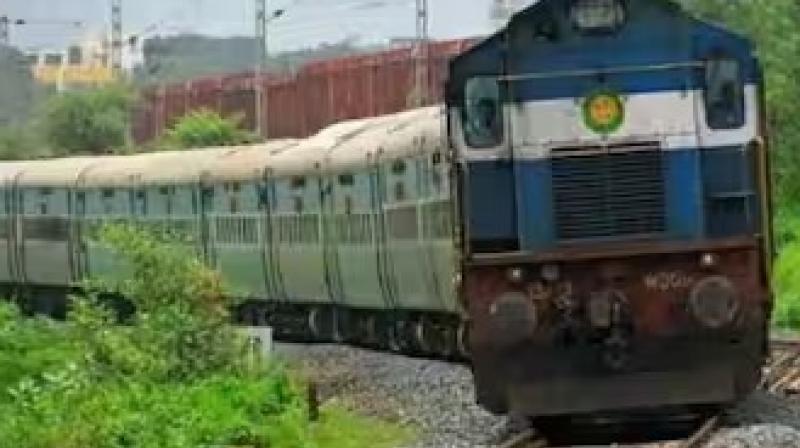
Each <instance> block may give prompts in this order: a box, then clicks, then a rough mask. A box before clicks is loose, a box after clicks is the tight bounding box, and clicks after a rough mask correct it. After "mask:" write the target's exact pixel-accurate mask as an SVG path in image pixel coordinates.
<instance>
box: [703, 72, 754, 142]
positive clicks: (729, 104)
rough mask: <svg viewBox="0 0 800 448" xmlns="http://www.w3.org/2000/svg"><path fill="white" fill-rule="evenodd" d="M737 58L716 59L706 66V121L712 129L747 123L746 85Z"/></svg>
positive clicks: (733, 126) (731, 127) (740, 125)
mask: <svg viewBox="0 0 800 448" xmlns="http://www.w3.org/2000/svg"><path fill="white" fill-rule="evenodd" d="M740 70H741V67H740V65H739V63H738V62H737V61H736V60H733V59H728V58H716V59H711V60H710V61H708V63H707V65H706V72H705V78H706V79H705V81H706V92H705V105H706V120H707V122H708V126H709V127H710V128H711V129H738V128H740V127H742V126H744V85H743V84H742V77H741V73H740Z"/></svg>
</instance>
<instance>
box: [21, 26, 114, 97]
mask: <svg viewBox="0 0 800 448" xmlns="http://www.w3.org/2000/svg"><path fill="white" fill-rule="evenodd" d="M28 61H29V63H30V64H31V71H32V73H33V77H34V79H36V81H37V82H39V83H40V84H44V85H47V86H53V87H55V88H56V90H58V91H63V90H70V89H75V88H86V87H96V86H101V85H105V84H108V83H111V82H113V81H114V79H115V75H114V68H113V67H112V65H111V58H110V45H109V42H108V39H107V38H106V37H105V36H91V35H90V36H87V38H85V39H83V40H82V41H81V42H79V43H77V44H74V45H71V46H69V47H67V48H66V49H60V50H36V51H29V52H28Z"/></svg>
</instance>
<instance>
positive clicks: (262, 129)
mask: <svg viewBox="0 0 800 448" xmlns="http://www.w3.org/2000/svg"><path fill="white" fill-rule="evenodd" d="M255 50H256V67H255V76H254V77H253V83H254V85H253V88H254V98H253V101H255V105H254V106H255V107H254V115H255V122H256V123H255V124H256V129H255V130H256V133H257V134H258V135H260V136H262V137H263V138H264V139H267V138H268V135H267V134H268V133H269V129H268V128H269V125H266V126H265V125H264V121H265V120H264V118H265V116H266V110H265V109H266V108H265V107H264V102H265V101H264V98H265V97H266V94H265V92H264V83H263V82H262V80H261V78H262V75H263V73H264V69H265V63H266V60H267V51H268V49H267V0H256V45H255Z"/></svg>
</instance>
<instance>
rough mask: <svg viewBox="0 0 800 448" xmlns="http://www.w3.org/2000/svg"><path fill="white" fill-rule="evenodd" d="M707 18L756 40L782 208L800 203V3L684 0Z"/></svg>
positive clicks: (691, 9)
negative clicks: (765, 89)
mask: <svg viewBox="0 0 800 448" xmlns="http://www.w3.org/2000/svg"><path fill="white" fill-rule="evenodd" d="M683 3H684V4H685V5H686V6H687V7H688V9H689V10H690V11H692V12H694V13H696V14H698V15H700V16H701V17H703V18H706V19H709V20H711V21H714V22H719V23H722V24H724V25H726V26H729V27H732V28H733V29H735V30H738V31H740V32H742V33H744V34H745V35H748V36H750V37H751V38H752V39H753V40H754V41H755V42H756V45H757V50H758V53H759V57H760V58H761V61H762V63H763V64H764V70H765V78H766V86H767V104H768V109H769V110H768V119H769V127H770V134H771V140H772V144H773V147H772V149H773V155H774V163H773V166H774V169H775V175H776V185H777V187H778V194H779V199H780V203H781V205H783V206H787V207H788V206H792V205H794V204H798V203H800V120H797V117H798V115H800V101H799V100H800V82H798V78H800V58H799V57H798V55H800V31H798V28H797V24H798V23H800V2H797V1H796V0H683Z"/></svg>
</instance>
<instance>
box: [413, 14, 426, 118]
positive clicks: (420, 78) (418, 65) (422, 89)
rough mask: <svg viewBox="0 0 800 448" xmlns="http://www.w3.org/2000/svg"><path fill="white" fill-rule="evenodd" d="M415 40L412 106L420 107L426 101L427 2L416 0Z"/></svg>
mask: <svg viewBox="0 0 800 448" xmlns="http://www.w3.org/2000/svg"><path fill="white" fill-rule="evenodd" d="M416 15H417V39H416V44H415V48H414V63H415V70H414V73H415V76H414V101H413V103H414V106H416V107H421V106H422V105H424V104H425V102H426V101H427V100H428V95H429V92H428V74H429V73H428V72H429V70H428V64H429V62H430V61H429V51H428V50H429V49H428V41H429V39H428V37H429V36H428V0H416Z"/></svg>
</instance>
